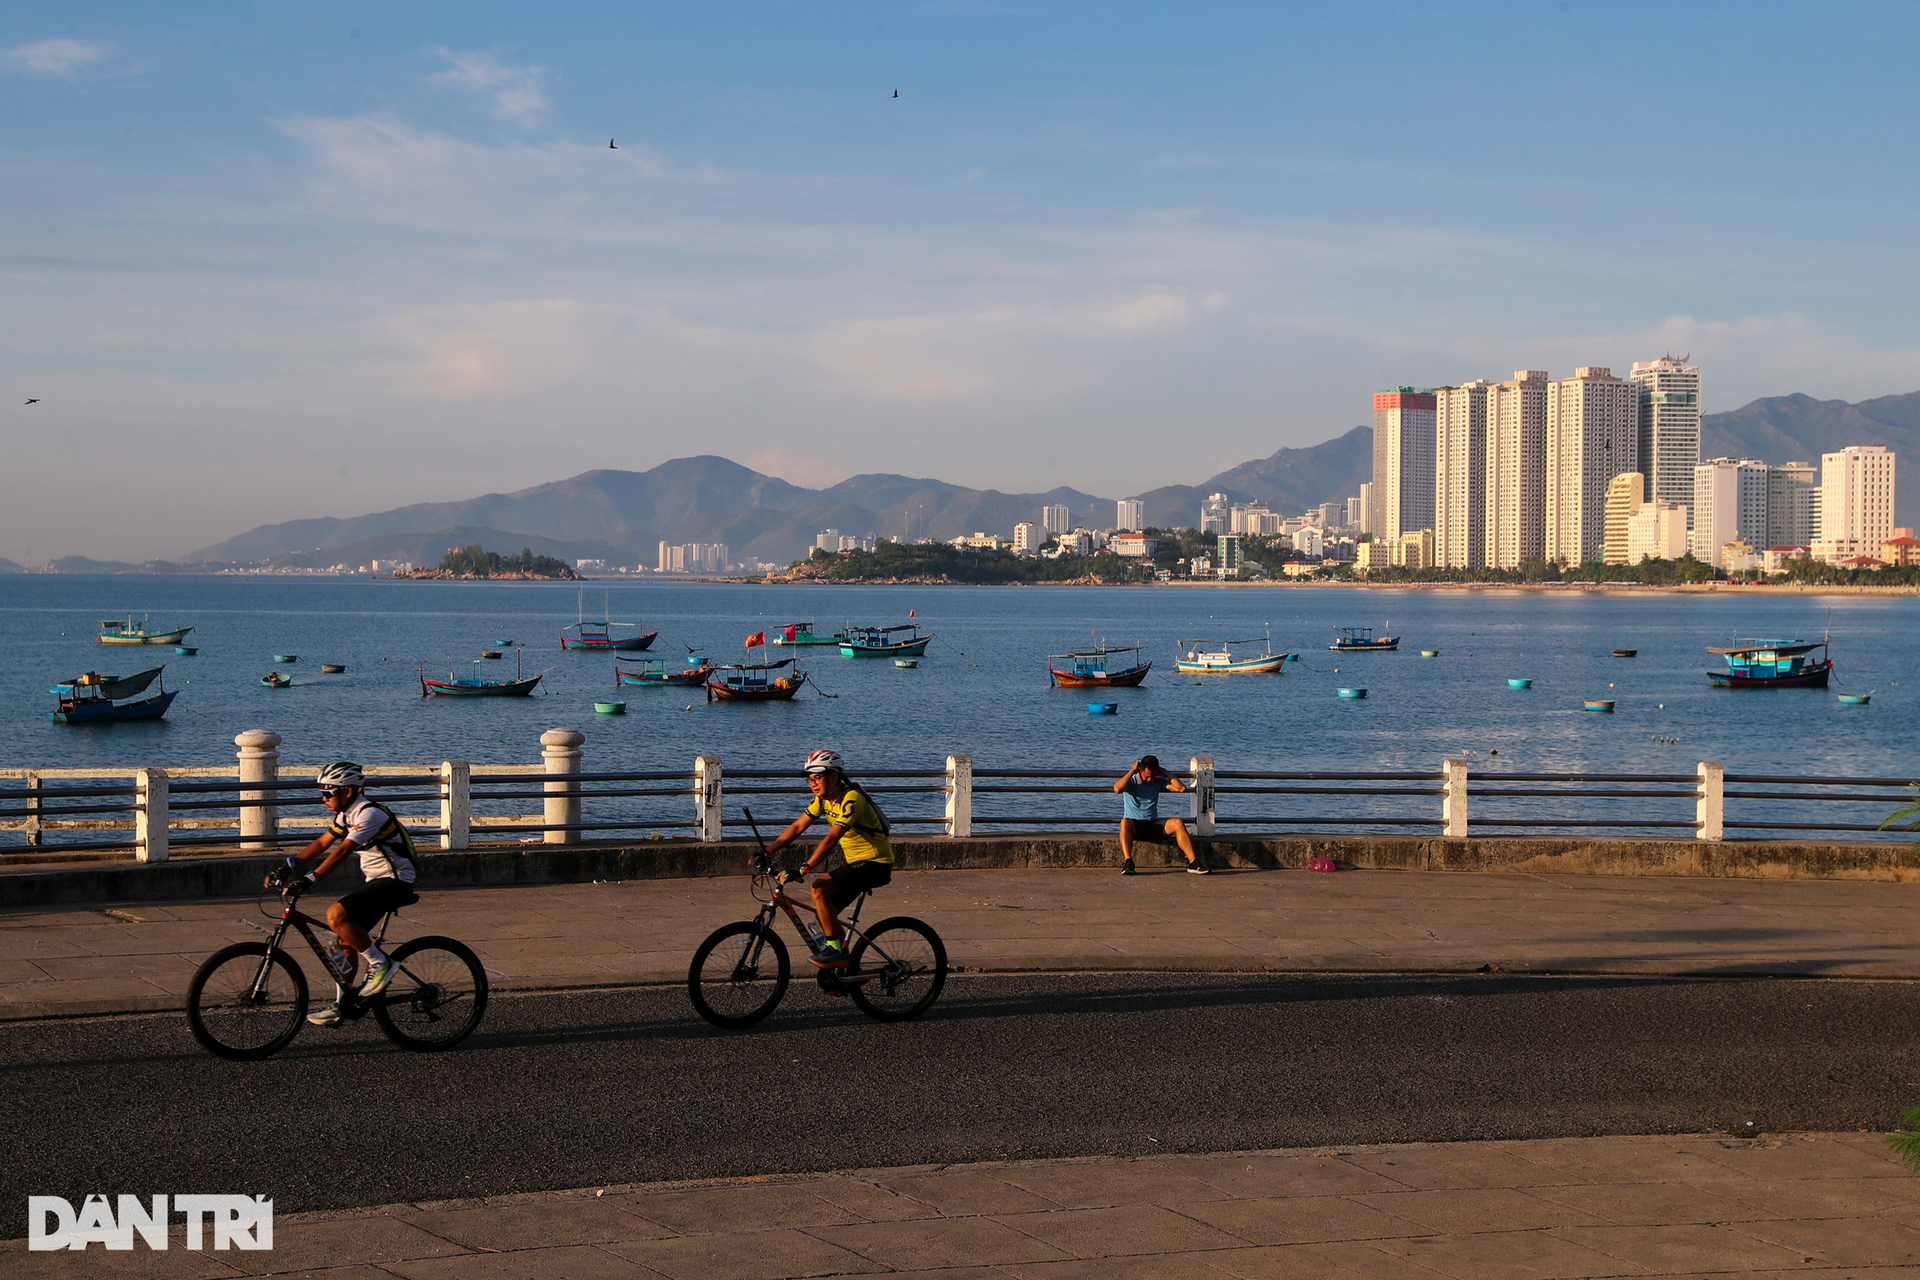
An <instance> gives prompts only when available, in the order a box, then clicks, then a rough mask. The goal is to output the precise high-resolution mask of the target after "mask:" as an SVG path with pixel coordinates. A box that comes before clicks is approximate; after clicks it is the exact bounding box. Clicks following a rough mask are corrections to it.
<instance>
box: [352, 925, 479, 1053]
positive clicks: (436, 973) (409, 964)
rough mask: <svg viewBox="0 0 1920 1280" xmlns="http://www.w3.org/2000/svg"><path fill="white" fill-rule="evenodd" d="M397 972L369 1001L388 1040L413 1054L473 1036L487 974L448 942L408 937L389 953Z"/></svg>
mask: <svg viewBox="0 0 1920 1280" xmlns="http://www.w3.org/2000/svg"><path fill="white" fill-rule="evenodd" d="M392 958H393V963H394V965H395V966H396V972H395V973H394V975H393V981H392V982H391V983H390V984H388V986H387V989H386V990H385V991H383V992H381V993H380V994H379V995H377V996H375V997H374V998H373V1018H374V1021H376V1022H378V1023H379V1024H380V1029H381V1030H382V1031H384V1032H386V1033H387V1039H389V1040H391V1041H393V1042H394V1043H395V1044H397V1045H399V1046H401V1047H402V1048H405V1049H411V1050H413V1051H414V1052H415V1053H437V1052H439V1051H440V1050H442V1049H451V1048H453V1046H455V1045H457V1044H459V1043H460V1042H461V1041H462V1040H465V1039H466V1038H467V1037H468V1036H469V1035H471V1034H473V1029H474V1028H475V1027H477V1026H479V1025H480V1017H481V1015H482V1014H484V1013H486V1011H487V971H486V970H485V969H484V968H482V967H481V965H480V957H479V956H476V955H475V954H473V951H472V949H471V948H469V947H468V946H467V944H466V943H464V942H455V941H454V940H453V939H452V938H436V937H431V936H428V937H424V938H409V939H408V940H407V941H405V942H403V943H401V944H400V945H399V946H397V947H395V948H394V949H393V953H392Z"/></svg>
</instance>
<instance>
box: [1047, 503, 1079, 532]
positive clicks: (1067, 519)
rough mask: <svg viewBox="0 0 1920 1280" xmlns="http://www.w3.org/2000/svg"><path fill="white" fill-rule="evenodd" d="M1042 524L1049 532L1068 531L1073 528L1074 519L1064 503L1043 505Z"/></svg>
mask: <svg viewBox="0 0 1920 1280" xmlns="http://www.w3.org/2000/svg"><path fill="white" fill-rule="evenodd" d="M1040 525H1041V527H1042V528H1044V529H1045V530H1046V531H1047V532H1048V533H1066V532H1068V531H1069V530H1071V529H1072V528H1073V520H1072V517H1071V515H1070V514H1069V513H1068V511H1067V508H1066V507H1065V506H1064V505H1062V506H1057V507H1042V508H1040Z"/></svg>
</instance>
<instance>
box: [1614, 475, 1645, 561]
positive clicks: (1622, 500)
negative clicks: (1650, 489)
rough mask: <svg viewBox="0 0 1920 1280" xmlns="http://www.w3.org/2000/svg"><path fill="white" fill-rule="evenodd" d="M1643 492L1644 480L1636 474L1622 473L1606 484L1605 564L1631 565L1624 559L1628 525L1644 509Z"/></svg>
mask: <svg viewBox="0 0 1920 1280" xmlns="http://www.w3.org/2000/svg"><path fill="white" fill-rule="evenodd" d="M1646 491H1647V478H1646V477H1645V476H1643V475H1641V474H1640V473H1639V472H1638V471H1622V472H1621V473H1620V474H1619V475H1617V476H1615V477H1614V478H1613V479H1611V480H1609V481H1608V482H1607V538H1606V561H1607V563H1608V564H1632V563H1633V561H1632V560H1631V559H1630V558H1629V557H1628V543H1629V541H1630V537H1629V534H1628V525H1629V523H1630V522H1631V521H1632V519H1633V517H1634V516H1635V515H1637V514H1639V511H1640V508H1641V507H1642V506H1643V505H1645V502H1646V499H1645V497H1644V496H1643V495H1644V494H1645V493H1646Z"/></svg>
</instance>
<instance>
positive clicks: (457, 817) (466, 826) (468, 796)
mask: <svg viewBox="0 0 1920 1280" xmlns="http://www.w3.org/2000/svg"><path fill="white" fill-rule="evenodd" d="M472 826H473V766H472V765H470V764H468V763H467V762H466V761H465V760H442V761H441V762H440V847H441V848H442V849H465V848H466V847H467V845H468V837H469V835H470V834H471V829H472Z"/></svg>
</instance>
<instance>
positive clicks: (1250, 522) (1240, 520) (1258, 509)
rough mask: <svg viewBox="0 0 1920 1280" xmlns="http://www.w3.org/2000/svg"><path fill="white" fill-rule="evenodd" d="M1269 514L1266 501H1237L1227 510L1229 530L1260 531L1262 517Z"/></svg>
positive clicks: (1230, 531)
mask: <svg viewBox="0 0 1920 1280" xmlns="http://www.w3.org/2000/svg"><path fill="white" fill-rule="evenodd" d="M1268 514H1270V513H1269V512H1268V510H1267V504H1266V503H1264V502H1236V503H1234V504H1233V506H1232V507H1230V508H1229V509H1228V511H1227V532H1228V533H1258V532H1260V517H1261V516H1264V515H1268Z"/></svg>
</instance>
